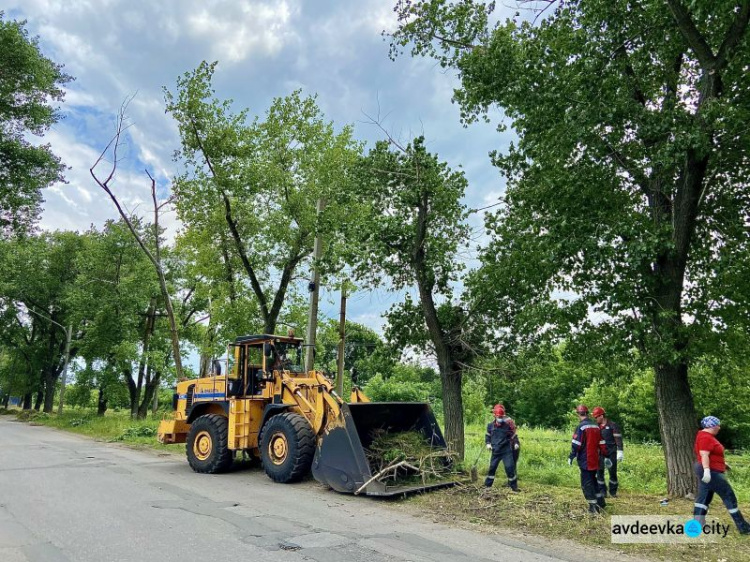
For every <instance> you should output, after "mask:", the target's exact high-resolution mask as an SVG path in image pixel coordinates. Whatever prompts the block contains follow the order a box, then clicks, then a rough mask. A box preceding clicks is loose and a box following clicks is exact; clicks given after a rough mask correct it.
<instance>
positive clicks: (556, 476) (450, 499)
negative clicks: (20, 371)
mask: <svg viewBox="0 0 750 562" xmlns="http://www.w3.org/2000/svg"><path fill="white" fill-rule="evenodd" d="M3 413H9V414H18V413H19V411H18V410H10V411H9V412H3V411H2V410H0V415H2V414H3ZM24 415H26V416H29V414H28V413H27V414H24ZM27 421H30V423H39V424H44V425H49V426H52V427H57V428H60V429H64V430H66V431H72V432H75V433H80V434H82V435H87V436H89V437H92V438H95V439H99V440H103V441H110V442H122V443H126V444H129V445H131V446H136V447H149V448H153V449H158V450H170V451H173V452H175V453H182V451H184V446H183V445H172V446H169V447H167V446H165V445H160V444H159V443H157V441H156V437H155V435H156V428H157V426H158V424H159V419H157V418H153V419H151V418H149V419H146V420H131V419H130V417H129V415H128V413H127V412H117V413H116V412H108V414H107V415H106V416H104V417H97V416H96V415H94V414H90V413H87V412H86V411H84V410H75V409H71V410H68V411H65V412H64V413H63V415H62V416H60V417H58V416H57V415H56V414H38V413H36V412H34V413H32V414H30V419H29V420H27ZM484 431H485V429H484V426H480V425H472V426H468V427H467V428H466V455H465V460H464V463H463V464H462V466H463V468H464V469H465V471H466V473H467V476H466V479H465V482H464V484H463V485H461V486H458V487H456V488H451V489H446V490H441V491H436V492H431V493H429V494H422V495H417V496H412V497H409V498H407V499H406V500H402V501H400V502H398V504H397V505H400V506H402V507H404V508H407V509H409V510H410V511H412V512H414V513H416V514H418V515H423V516H426V517H429V518H431V519H436V518H437V519H439V520H441V521H444V522H446V523H449V524H453V525H459V526H468V527H470V528H474V529H479V530H484V531H489V532H492V531H495V530H499V529H504V530H510V531H511V532H521V533H526V534H529V533H530V534H533V535H538V536H541V537H549V538H564V539H567V540H574V541H577V542H579V543H581V544H584V545H587V546H592V547H603V548H609V549H612V550H613V551H615V550H616V551H620V552H624V553H625V554H629V555H631V556H633V557H634V558H636V559H656V560H680V561H681V562H693V561H695V562H697V561H701V562H704V561H706V562H708V561H710V562H733V561H735V560H750V537H742V536H740V535H738V534H737V533H736V532H735V530H734V525H732V531H731V532H730V534H729V536H728V537H727V538H726V539H724V540H722V541H721V542H719V543H717V544H713V545H708V546H705V545H702V544H700V543H696V544H694V545H690V546H683V545H628V544H621V545H613V544H611V541H610V520H609V517H590V516H588V515H587V513H586V507H587V505H586V502H585V500H584V499H583V494H582V493H581V490H580V487H579V471H578V469H577V468H576V467H575V465H574V466H573V467H570V466H568V463H567V457H568V454H569V452H570V437H571V434H572V432H566V431H554V430H548V429H536V428H527V427H521V428H519V436H520V439H521V459H520V461H519V465H518V475H519V486H520V487H521V490H522V492H521V493H520V494H511V493H509V492H508V490H507V488H504V487H502V486H499V485H498V486H496V487H495V488H491V489H485V488H483V487H482V486H481V483H482V481H483V480H484V474H485V473H486V471H487V466H488V465H489V451H487V450H486V449H485V446H484ZM719 438H721V435H719ZM477 456H479V461H478V463H477V469H478V473H479V481H478V482H477V483H475V484H473V483H471V482H469V478H468V471H469V470H470V468H471V466H472V465H473V464H474V461H475V459H476V458H477ZM727 462H729V463H730V464H731V466H732V470H731V471H730V472H729V473H728V476H729V480H730V482H731V483H732V487H733V488H734V490H735V493H736V494H737V497H738V499H739V502H740V508H741V509H742V508H744V511H745V514H746V516H750V454H733V455H728V456H727ZM502 473H503V470H502V466H501V467H500V469H499V471H498V475H499V476H500V478H498V483H500V482H502V480H503V479H502ZM618 480H619V482H620V494H619V497H618V498H617V499H614V500H610V501H609V502H608V506H607V513H608V515H674V516H680V517H685V519H686V520H687V519H688V518H690V515H691V514H692V510H693V502H692V501H691V500H688V499H685V498H676V499H675V498H672V499H670V500H669V503H668V505H667V506H666V507H662V506H661V505H660V500H661V499H662V498H664V497H665V495H666V474H665V464H664V456H663V453H662V449H661V446H659V445H653V444H637V443H629V442H627V441H626V443H625V460H624V462H622V463H621V464H620V465H619V467H618ZM710 515H711V516H713V517H716V518H718V519H719V520H720V521H721V522H722V523H727V524H731V523H732V521H731V518H730V517H729V515H728V514H727V511H726V509H725V508H724V506H723V504H722V503H721V501H720V500H719V498H718V497H717V498H715V499H714V502H713V504H712V506H711V512H710ZM602 557H603V558H606V554H603V555H602Z"/></svg>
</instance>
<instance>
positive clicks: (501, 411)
mask: <svg viewBox="0 0 750 562" xmlns="http://www.w3.org/2000/svg"><path fill="white" fill-rule="evenodd" d="M492 413H493V414H495V417H496V418H499V417H502V416H504V415H505V406H503V405H502V404H495V407H494V408H492Z"/></svg>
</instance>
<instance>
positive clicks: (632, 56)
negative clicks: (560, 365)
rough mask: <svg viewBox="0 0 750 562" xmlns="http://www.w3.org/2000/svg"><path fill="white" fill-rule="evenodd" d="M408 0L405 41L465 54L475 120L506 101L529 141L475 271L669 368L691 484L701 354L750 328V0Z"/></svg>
mask: <svg viewBox="0 0 750 562" xmlns="http://www.w3.org/2000/svg"><path fill="white" fill-rule="evenodd" d="M544 5H549V7H552V8H553V9H552V10H550V11H549V13H545V14H540V15H539V16H538V18H537V19H536V20H534V21H533V22H532V21H520V22H519V21H516V20H507V21H505V22H498V23H497V24H492V23H491V22H490V17H491V13H492V11H493V9H494V3H483V2H475V1H471V0H463V1H459V2H454V3H448V2H445V1H442V0H429V1H423V2H409V1H403V2H399V3H398V5H397V10H398V12H399V16H400V20H401V22H402V25H401V27H400V29H399V30H398V31H397V32H396V34H395V36H394V43H393V45H394V48H395V49H398V48H399V47H400V46H405V45H412V46H413V47H412V52H413V53H415V54H426V55H428V56H434V57H436V58H437V59H438V60H439V61H440V62H441V64H443V65H444V66H449V67H453V68H455V69H456V70H457V71H458V73H459V76H460V78H461V87H460V88H459V89H458V90H457V91H456V94H455V99H456V101H457V102H458V103H459V104H460V106H461V108H462V116H463V118H464V119H465V120H466V121H471V120H473V119H476V118H478V117H480V116H486V115H487V111H488V110H489V109H490V108H491V107H493V106H495V105H496V106H499V107H501V108H502V109H503V111H504V113H505V115H506V116H507V117H508V118H509V120H510V122H511V124H512V127H513V128H514V129H515V131H516V132H517V133H518V136H519V140H518V142H517V143H516V144H514V145H512V146H511V147H510V149H509V150H508V151H507V152H506V153H503V154H500V153H497V152H496V153H494V154H493V161H494V162H495V164H496V165H497V166H498V167H499V168H500V169H501V170H502V171H503V173H504V174H505V176H506V177H507V179H508V190H507V194H506V197H505V200H504V202H505V205H504V207H502V208H501V210H500V211H499V212H497V213H495V214H494V215H493V216H491V217H490V218H489V220H488V222H487V229H488V231H489V232H490V233H491V235H492V238H493V241H492V243H491V244H490V245H489V246H488V247H487V248H486V250H485V251H484V252H483V267H482V269H481V271H480V272H479V273H478V274H477V276H476V277H475V281H474V284H473V286H474V288H475V290H474V293H475V296H476V298H478V299H480V300H481V302H482V303H483V305H482V307H481V308H482V310H485V311H487V312H488V313H489V314H491V315H492V316H494V317H496V318H498V319H500V322H499V324H500V325H501V326H504V327H511V328H512V329H511V330H510V331H509V333H512V334H514V335H519V334H520V335H523V334H527V335H531V336H534V335H538V334H539V333H540V331H546V332H548V333H553V334H557V335H558V336H559V335H568V334H570V333H571V330H573V332H572V333H574V334H576V335H579V334H580V335H582V336H587V337H588V338H589V339H588V342H589V343H591V341H597V342H599V343H600V344H601V345H600V346H599V347H598V349H599V350H602V349H603V350H604V353H612V352H614V351H616V350H618V348H619V351H622V350H623V347H625V348H626V349H627V350H632V349H636V350H638V352H639V355H638V356H639V357H641V358H643V359H644V360H645V361H646V362H648V364H649V365H651V366H652V367H653V368H654V369H655V371H656V382H655V387H656V397H657V404H658V411H659V420H660V424H661V431H662V441H663V443H664V446H665V450H666V454H667V462H668V466H669V475H670V478H669V489H670V492H673V493H677V494H684V493H687V492H689V491H690V490H691V489H692V486H693V485H692V478H693V477H692V471H691V464H692V456H691V449H690V447H691V445H692V437H693V431H694V430H695V428H696V418H695V409H694V405H693V398H692V394H691V391H690V385H689V382H688V366H689V365H690V362H691V360H692V359H693V358H694V357H695V356H696V355H697V353H699V352H700V351H701V350H702V349H704V346H705V344H706V343H707V342H708V341H709V340H712V341H713V342H714V343H713V345H714V346H716V345H717V340H718V341H722V340H723V341H726V339H725V337H724V336H726V335H728V334H729V333H730V332H732V331H733V330H737V329H740V330H742V329H745V330H746V327H747V319H746V317H745V315H746V311H747V310H748V307H747V305H748V296H749V294H748V284H747V282H746V281H740V282H739V283H738V280H740V279H743V280H746V279H747V278H748V273H750V271H748V268H750V262H748V260H747V259H746V257H747V255H748V250H749V249H750V248H749V247H748V242H749V239H748V237H747V232H746V229H747V217H748V215H749V214H750V205H749V203H750V198H748V194H747V189H746V181H747V180H746V178H747V175H748V148H749V144H748V142H749V141H750V133H749V132H748V130H747V127H746V126H745V122H746V121H747V118H748V116H749V115H748V112H749V111H750V98H748V96H747V91H748V86H749V85H750V84H749V83H748V80H750V78H749V77H748V73H747V71H746V69H747V65H748V62H750V43H749V42H748V40H747V33H746V31H747V24H748V19H749V18H750V2H748V1H740V2H735V1H720V2H714V1H708V0H706V1H697V2H691V3H690V4H689V5H688V4H684V3H683V2H682V1H681V0H668V1H667V2H661V1H655V0H639V1H635V2H627V3H622V2H603V1H600V0H576V1H572V2H547V3H544Z"/></svg>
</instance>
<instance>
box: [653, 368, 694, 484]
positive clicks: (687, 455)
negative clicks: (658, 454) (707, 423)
mask: <svg viewBox="0 0 750 562" xmlns="http://www.w3.org/2000/svg"><path fill="white" fill-rule="evenodd" d="M655 371H656V380H655V384H654V386H655V389H656V406H657V410H658V414H659V432H660V434H661V442H662V445H663V447H664V456H665V458H666V463H667V491H668V493H669V494H670V495H672V496H679V497H684V496H686V495H687V494H692V493H695V490H696V482H695V476H694V474H693V462H694V460H695V459H694V458H693V443H694V441H695V433H696V431H697V430H698V426H697V424H696V417H695V407H694V404H693V395H692V393H691V392H690V385H689V383H688V366H687V364H686V363H679V364H677V365H658V366H656V368H655Z"/></svg>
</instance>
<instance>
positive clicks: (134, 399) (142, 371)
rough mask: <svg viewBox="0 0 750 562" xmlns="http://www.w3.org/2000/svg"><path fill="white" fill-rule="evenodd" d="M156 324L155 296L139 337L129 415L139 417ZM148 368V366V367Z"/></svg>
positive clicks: (149, 305)
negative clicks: (141, 335)
mask: <svg viewBox="0 0 750 562" xmlns="http://www.w3.org/2000/svg"><path fill="white" fill-rule="evenodd" d="M155 324H156V297H151V300H150V302H149V304H148V311H147V312H146V321H145V325H144V328H143V338H142V339H141V360H140V362H139V363H138V382H137V383H136V384H135V386H134V388H133V391H132V392H131V393H130V417H131V418H139V417H140V414H139V403H140V400H141V389H142V388H143V380H144V377H145V376H146V365H147V363H148V352H149V351H150V349H151V335H152V334H153V332H154V326H155ZM149 369H150V367H149Z"/></svg>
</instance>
